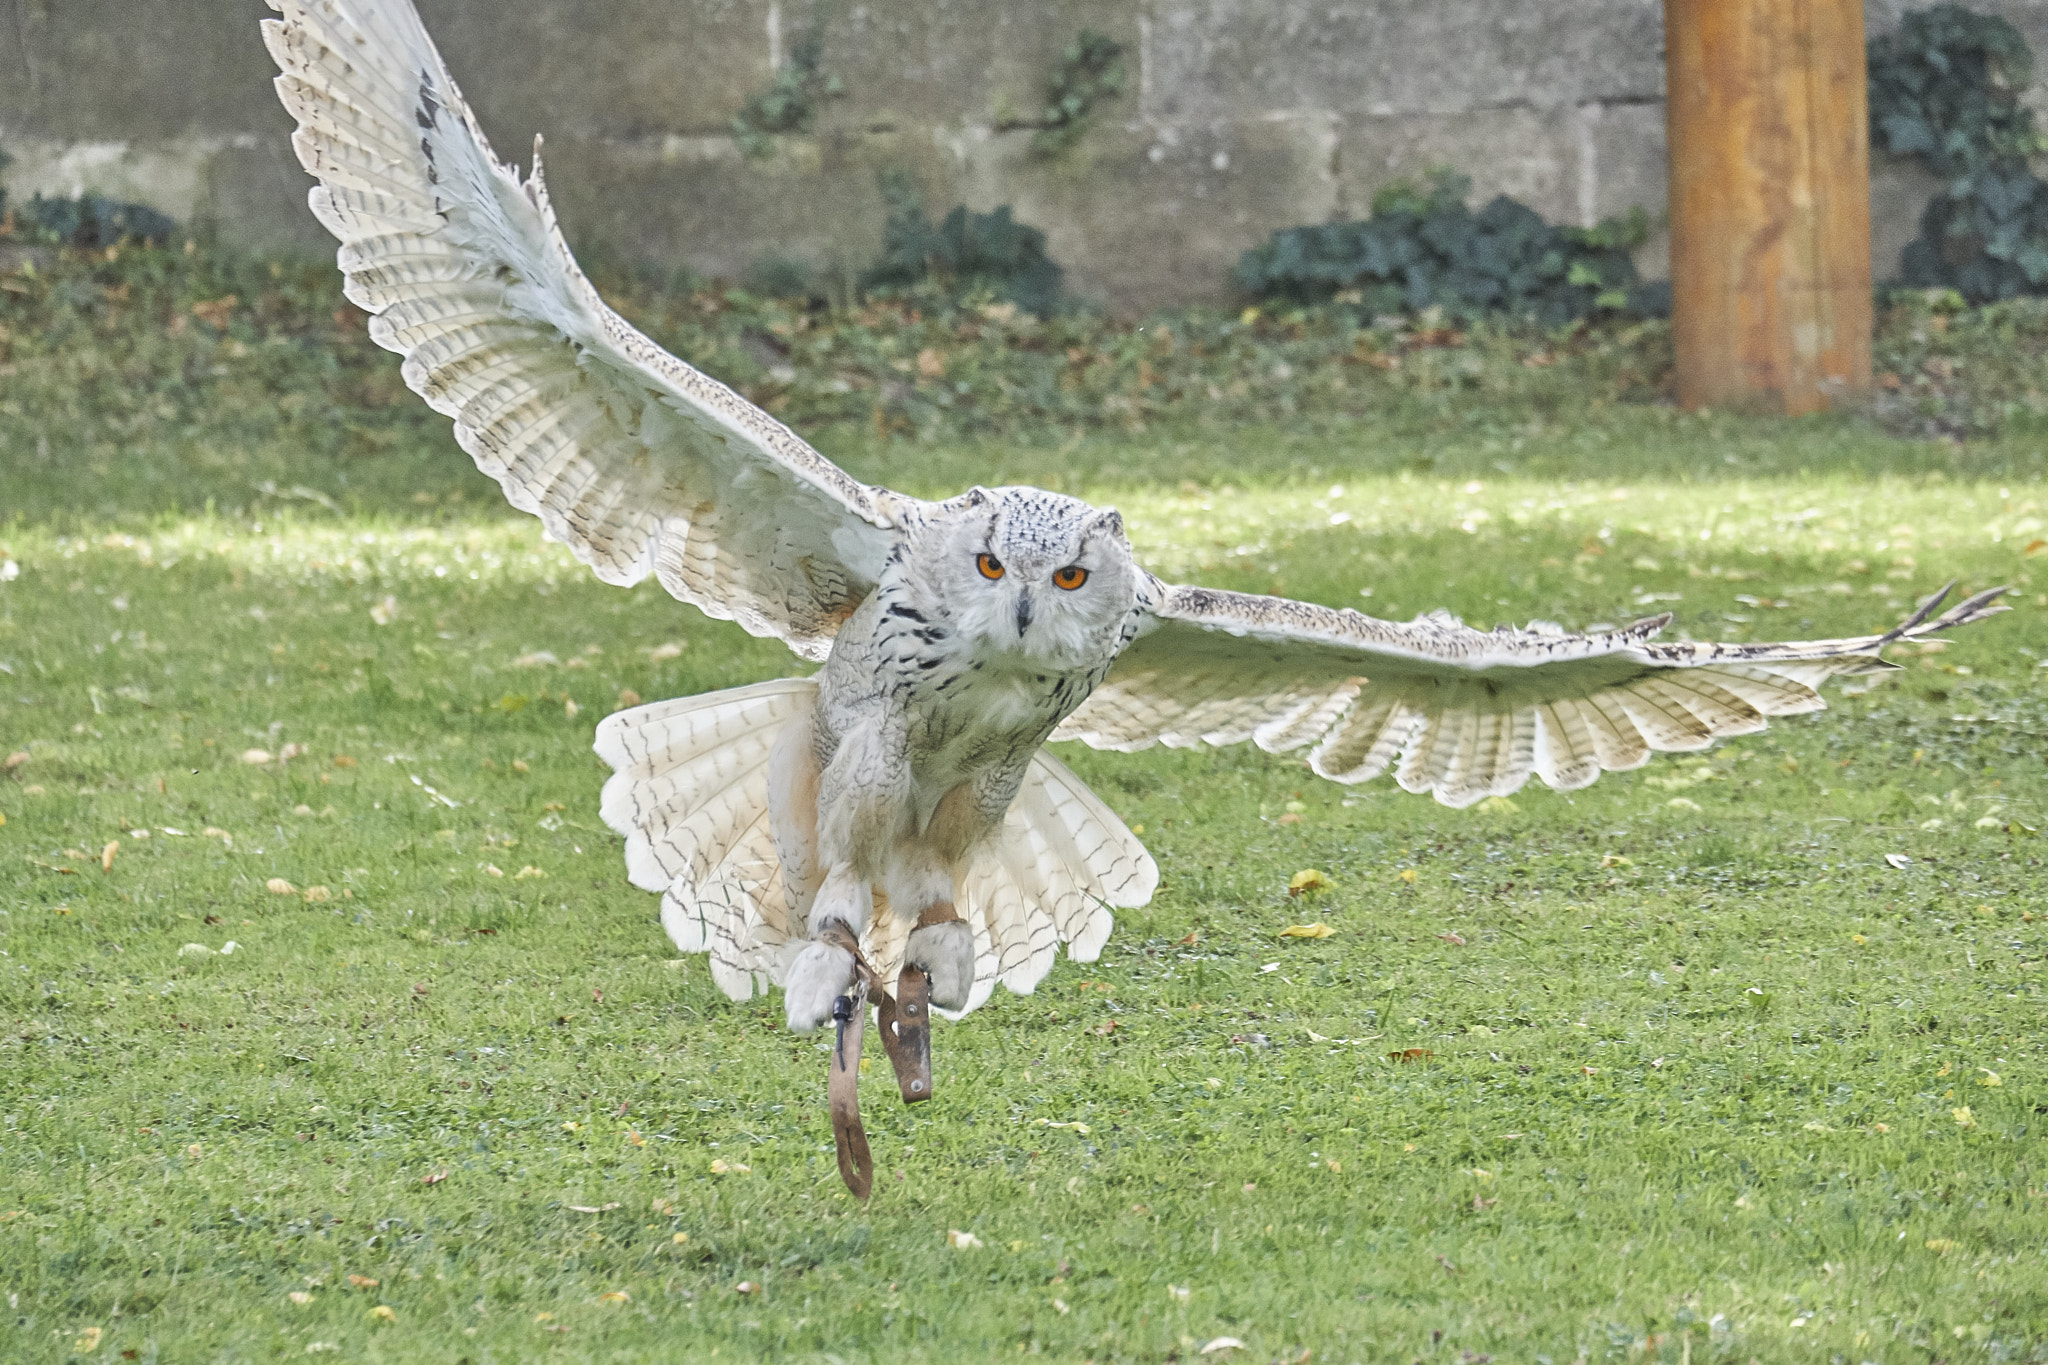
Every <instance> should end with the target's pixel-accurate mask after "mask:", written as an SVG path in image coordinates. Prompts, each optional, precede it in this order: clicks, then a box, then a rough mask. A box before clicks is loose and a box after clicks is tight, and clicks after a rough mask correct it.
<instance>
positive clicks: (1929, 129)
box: [1869, 4, 2048, 303]
mask: <svg viewBox="0 0 2048 1365" xmlns="http://www.w3.org/2000/svg"><path fill="white" fill-rule="evenodd" d="M2033 68H2034V54H2033V52H2032V50H2031V49H2029V48H2028V46H2027V42H2026V39H2024V38H2022V37H2021V36H2020V34H2019V30H2017V29H2015V28H2014V27H2013V26H2012V25H2011V24H2009V23H2007V22H2006V21H2005V20H2003V19H2000V18H1998V17H1996V16H1994V15H1988V14H1977V13H1974V12H1972V11H1970V10H1967V9H1965V8H1963V7H1962V6H1960V5H1949V4H1944V5H1936V6H1934V7H1933V8H1932V9H1925V10H1914V11H1910V12H1908V13H1907V14H1906V15H1904V16H1903V17H1902V18H1901V20H1900V22H1899V28H1898V31H1897V32H1895V33H1890V34H1886V35H1885V36H1883V37H1881V38H1876V39H1873V40H1872V41H1871V43H1870V46H1869V70H1870V136H1871V141H1872V143H1873V144H1874V145H1876V146H1878V147H1881V148H1883V149H1884V150H1886V151H1889V152H1893V153H1897V154H1900V155H1907V156H1914V157H1917V158H1919V159H1920V160H1921V161H1922V162H1924V163H1925V164H1926V165H1927V167H1928V169H1930V170H1932V171H1933V172H1934V173H1935V174H1936V175H1939V176H1941V177H1942V178H1943V179H1944V180H1946V181H1947V182H1948V183H1947V186H1946V187H1945V188H1944V189H1943V190H1942V191H1941V192H1940V193H1939V194H1937V195H1935V197H1934V198H1933V199H1932V200H1930V201H1929V202H1928V205H1927V208H1926V210H1925V211H1924V212H1923V213H1922V215H1921V218H1920V236H1919V237H1918V238H1916V239H1915V240H1914V241H1913V242H1912V243H1911V244H1909V245H1908V246H1907V248H1906V252H1905V258H1904V260H1903V262H1902V265H1901V274H1902V276H1903V277H1904V280H1905V283H1907V284H1909V285H1913V286H1915V287H1918V288H1947V289H1954V290H1956V291H1957V292H1958V293H1960V294H1961V295H1963V297H1964V298H1966V299H1968V300H1969V301H1970V302H1972V303H1988V302H1990V301H1992V300H1995V299H2005V298H2012V297H2015V296H2017V295H2021V294H2038V293H2042V292H2048V186H2044V185H2043V183H2042V181H2041V179H2040V178H2039V177H2038V176H2036V175H2035V174H2034V172H2033V170H2032V168H2031V167H2030V166H2029V164H2028V158H2029V157H2031V156H2034V155H2036V154H2037V153H2040V152H2042V151H2044V150H2048V139H2044V138H2043V137H2042V135H2041V133H2040V131H2039V129H2037V128H2036V127H2035V124H2034V115H2033V111H2032V110H2030V109H2028V108H2027V107H2026V106H2025V105H2023V104H2022V103H2020V95H2021V92H2023V91H2024V90H2025V89H2026V88H2027V86H2028V85H2030V84H2031V83H2032V81H2033Z"/></svg>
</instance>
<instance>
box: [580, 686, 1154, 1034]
mask: <svg viewBox="0 0 2048 1365" xmlns="http://www.w3.org/2000/svg"><path fill="white" fill-rule="evenodd" d="M816 697H817V684H816V682H815V681H813V680H812V679H809V678H786V679H781V680H778V681H776V682H765V683H756V684H754V685H753V686H751V687H736V688H732V689H730V690H728V691H724V692H709V693H705V694H703V695H701V696H695V697H678V698H676V699H675V700H673V701H659V702H653V703H650V704H649V705H646V706H637V707H634V708H633V709H632V710H630V711H620V712H617V713H615V714H613V715H610V716H607V717H605V718H604V720H603V721H602V722H600V723H599V725H598V727H597V745H596V747H597V753H598V756H599V757H600V758H602V759H604V760H605V762H607V763H609V764H611V766H612V768H613V773H612V776H611V777H610V778H609V779H607V780H606V782H605V784H604V794H603V799H602V804H601V806H600V813H601V814H602V815H603V817H604V821H605V823H606V824H608V825H610V826H611V827H612V828H613V829H615V830H617V831H618V832H619V833H620V834H621V835H623V836H624V837H625V840H626V875H627V877H628V878H629V879H630V880H631V881H632V883H633V885H635V886H638V887H641V888H643V889H644V890H648V891H659V892H660V893H661V924H662V928H664V929H666V930H667V931H668V936H669V937H670V938H672V939H674V940H675V944H676V946H677V947H678V948H680V949H682V950H683V951H684V952H686V953H709V954H710V955H711V978H712V980H713V981H715V982H717V983H718V986H719V989H721V990H723V991H724V992H725V993H726V994H727V995H729V996H731V997H732V998H733V999H735V1000H747V999H750V998H752V997H753V996H754V995H757V994H765V993H766V992H767V991H768V989H769V988H770V987H771V986H775V985H779V984H780V983H781V981H782V974H783V968H784V966H785V965H786V963H787V960H788V957H789V956H790V955H791V954H792V953H793V952H794V950H795V948H796V946H797V945H798V944H800V943H801V942H802V941H803V932H804V929H803V920H802V916H800V915H799V914H798V913H797V912H796V909H795V907H794V906H793V904H792V903H791V899H790V896H789V894H788V892H787V891H786V890H785V888H784V886H783V880H782V864H781V862H780V860H779V859H778V858H777V856H776V852H775V840H774V836H773V833H772V832H771V830H770V828H769V821H768V765H769V759H770V756H771V754H772V753H773V751H774V748H775V742H776V740H777V738H778V737H780V736H781V734H782V732H783V730H784V728H785V727H786V726H788V725H789V724H791V723H792V722H795V721H799V720H801V719H802V718H803V717H804V716H805V715H806V714H807V713H808V712H809V710H810V708H811V707H812V705H813V704H814V702H815V700H816ZM1158 884H1159V868H1158V865H1157V864H1155V863H1154V862H1153V861H1152V857H1151V855H1150V854H1148V853H1147V852H1146V851H1145V847H1144V845H1143V844H1141V843H1139V842H1138V839H1137V836H1136V835H1134V834H1132V833H1131V832H1130V830H1128V829H1126V828H1125V827H1124V823H1123V821H1122V820H1120V819H1118V818H1117V816H1116V813H1115V812H1114V811H1112V810H1110V808H1109V807H1108V806H1106V805H1104V804H1103V802H1102V801H1101V799H1100V798H1098V797H1097V796H1096V795H1095V793H1093V792H1091V791H1090V790H1088V787H1087V785H1086V784H1085V783H1083V782H1082V781H1081V779H1080V778H1078V777H1076V776H1074V774H1073V773H1072V772H1071V771H1070V770H1069V769H1068V768H1067V766H1066V764H1064V763H1061V762H1060V761H1059V760H1058V759H1056V758H1054V757H1053V756H1052V755H1051V754H1049V753H1045V752H1043V751H1041V752H1040V753H1039V754H1038V755H1037V756H1036V757H1034V758H1033V759H1032V760H1031V767H1030V769H1029V771H1028V772H1026V774H1025V777H1024V783H1023V786H1022V788H1021V789H1020V790H1019V791H1018V793H1017V799H1016V800H1015V801H1014V802H1012V803H1011V805H1010V810H1009V813H1008V814H1007V815H1006V816H1005V817H1004V820H1003V825H1002V828H1001V829H1000V830H998V831H997V832H996V835H995V836H994V838H992V839H990V840H989V841H988V842H987V843H986V844H984V845H983V846H982V847H981V848H980V849H978V850H977V851H976V853H975V854H974V857H973V859H972V861H971V862H970V864H969V866H968V869H967V871H966V873H965V875H963V876H962V877H961V879H960V884H959V891H960V904H959V905H958V906H957V909H958V910H959V913H960V915H961V917H962V918H963V919H965V920H966V921H967V922H968V924H969V925H970V926H972V928H973V930H974V947H975V964H974V986H973V989H972V991H971V992H970V994H969V996H968V1001H967V1010H972V1009H974V1008H975V1007H976V1006H978V1005H980V1004H981V1003H982V1002H983V1001H985V1000H987V999H988V997H989V995H990V993H991V992H992V991H993V990H994V988H995V985H996V983H997V982H998V981H1000V982H1002V984H1004V985H1005V986H1008V987H1009V988H1010V989H1011V990H1013V991H1016V992H1018V993H1020V994H1028V993H1029V992H1030V991H1031V989H1032V988H1033V987H1034V986H1036V985H1037V984H1038V982H1039V980H1040V979H1041V978H1042V977H1044V975H1045V974H1046V972H1048V971H1049V970H1051V968H1052V963H1053V957H1054V954H1055V952H1056V951H1057V948H1058V946H1059V945H1060V944H1061V943H1065V944H1066V945H1067V954H1068V956H1069V957H1072V958H1073V959H1075V960H1076V961H1079V962H1093V961H1094V960H1095V958H1096V955H1097V954H1098V953H1100V952H1101V951H1102V945H1103V943H1104V942H1106V941H1107V940H1108V938H1109V931H1110V928H1111V924H1112V918H1111V914H1110V911H1111V910H1112V908H1125V907H1134V906H1140V905H1143V904H1145V903H1146V902H1147V901H1149V900H1150V899H1151V898H1152V892H1153V889H1154V888H1155V887H1157V886H1158ZM909 929H910V926H909V925H908V924H905V923H903V922H901V921H899V920H898V919H897V918H896V917H895V916H893V915H890V914H888V913H886V908H885V905H884V903H883V902H882V899H881V897H880V896H879V895H877V897H876V913H875V915H874V917H873V920H872V922H871V923H870V924H869V927H868V931H867V933H866V934H865V935H864V936H863V938H862V944H861V947H862V950H863V951H864V952H865V953H866V955H867V957H868V960H869V961H871V962H872V963H874V965H875V968H876V970H877V971H878V972H879V973H880V975H881V977H882V979H883V981H884V983H885V984H889V983H893V982H894V980H895V977H896V973H897V969H898V967H899V966H900V965H901V962H902V957H903V944H904V940H905V938H906V937H907V935H908V932H909ZM962 1013H963V1014H964V1013H966V1010H963V1011H962Z"/></svg>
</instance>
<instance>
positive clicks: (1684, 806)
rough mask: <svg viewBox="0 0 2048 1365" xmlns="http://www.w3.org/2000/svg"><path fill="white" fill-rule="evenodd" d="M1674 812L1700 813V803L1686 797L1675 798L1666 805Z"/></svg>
mask: <svg viewBox="0 0 2048 1365" xmlns="http://www.w3.org/2000/svg"><path fill="white" fill-rule="evenodd" d="M1664 804H1665V805H1666V806H1668V807H1670V808H1671V809H1672V810H1683V811H1695V812H1696V811H1698V810H1699V808H1700V803H1699V802H1697V801H1694V800H1692V799H1690V798H1688V797H1684V796H1674V797H1672V798H1671V799H1670V800H1669V801H1666V802H1665V803H1664Z"/></svg>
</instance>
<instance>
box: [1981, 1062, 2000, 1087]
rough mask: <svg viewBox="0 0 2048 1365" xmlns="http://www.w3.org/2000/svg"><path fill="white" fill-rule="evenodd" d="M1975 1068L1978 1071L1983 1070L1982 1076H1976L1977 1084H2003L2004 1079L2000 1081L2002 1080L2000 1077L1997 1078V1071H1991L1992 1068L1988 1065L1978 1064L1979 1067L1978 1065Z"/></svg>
mask: <svg viewBox="0 0 2048 1365" xmlns="http://www.w3.org/2000/svg"><path fill="white" fill-rule="evenodd" d="M1977 1069H1978V1070H1979V1071H1981V1072H1983V1073H1984V1074H1983V1075H1982V1076H1980V1077H1978V1078H1977V1084H1979V1085H2004V1084H2005V1082H2004V1081H2002V1080H2000V1079H1999V1078H1998V1073H1997V1072H1996V1071H1993V1070H1992V1069H1991V1068H1990V1067H1987V1066H1980V1067H1978V1068H1977Z"/></svg>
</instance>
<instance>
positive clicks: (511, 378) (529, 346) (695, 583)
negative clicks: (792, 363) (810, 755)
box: [263, 0, 908, 659]
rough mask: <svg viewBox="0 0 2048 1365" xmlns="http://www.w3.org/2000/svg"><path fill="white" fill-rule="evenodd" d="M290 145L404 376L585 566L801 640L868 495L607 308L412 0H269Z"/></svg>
mask: <svg viewBox="0 0 2048 1365" xmlns="http://www.w3.org/2000/svg"><path fill="white" fill-rule="evenodd" d="M270 4H271V7H272V8H274V9H276V10H278V11H280V12H281V13H282V14H283V15H284V17H283V18H282V19H270V20H266V21H264V25H263V30H264V40H265V42H266V43H267V44H268V45H269V48H270V53H271V56H272V57H274V58H275V59H276V61H277V64H278V67H279V68H280V70H281V71H282V73H283V74H281V75H280V76H279V77H278V78H277V93H278V97H279V98H280V99H282V100H283V101H284V106H285V108H286V109H288V110H289V111H290V112H291V114H292V115H293V117H295V118H296V119H297V120H298V122H299V127H298V131H297V132H296V133H294V134H293V136H292V145H293V147H294V148H295V149H296V150H297V151H298V155H299V160H300V161H301V162H302V163H303V164H304V165H305V167H306V169H307V170H308V171H310V172H312V173H313V175H315V176H316V177H318V178H319V181H320V183H319V185H317V186H316V187H315V188H314V189H313V191H312V194H311V197H310V198H311V204H312V208H313V212H314V214H315V215H316V216H317V217H318V218H319V219H320V221H321V223H322V224H324V225H325V226H326V227H327V229H328V230H329V231H330V232H332V233H333V234H334V235H335V236H336V237H338V238H340V239H341V244H342V245H341V251H340V253H339V264H340V266H341V269H342V270H343V271H344V272H345V273H346V275H347V276H348V284H347V291H346V292H347V294H348V297H349V298H350V299H351V300H353V301H354V302H355V303H356V304H358V305H359V306H361V307H362V308H364V309H366V310H367V311H369V312H370V313H371V314H372V315H373V316H372V318H371V321H370V335H371V336H372V337H373V338H374V339H375V340H376V341H377V343H378V344H379V345H381V346H384V347H386V348H388V349H390V350H393V351H397V352H399V353H400V354H402V355H403V356H404V357H405V366H404V370H403V373H404V376H405V382H406V383H407V384H408V385H409V386H410V387H411V388H412V390H413V392H415V393H417V394H419V395H420V397H422V398H424V399H425V400H426V401H427V403H428V405H429V406H431V407H432V408H433V409H434V410H435V411H436V412H440V413H445V414H446V415H447V416H449V417H452V418H454V419H455V437H456V440H457V441H459V442H460V443H461V444H462V448H463V449H464V450H466V451H468V452H469V454H470V456H471V457H472V458H474V459H475V461H476V463H477V467H478V468H479V469H481V470H483V471H484V472H485V473H486V474H489V475H491V476H492V477H493V478H495V479H496V480H497V481H498V483H499V485H500V486H501V487H502V488H503V489H504V490H505V496H506V497H507V498H508V499H509V500H510V501H511V503H512V505H513V506H514V507H517V508H519V509H520V510H522V511H526V512H532V513H534V514H535V515H536V516H538V517H539V518H540V519H541V523H542V525H543V526H544V527H545V529H546V532H547V534H548V535H549V536H550V537H551V538H553V539H555V540H559V541H561V542H562V543H563V544H565V545H567V546H569V547H570V549H572V550H573V551H574V552H575V553H576V555H577V557H578V558H580V559H581V560H583V562H584V563H586V564H588V565H590V567H591V568H592V569H593V570H594V571H595V572H596V573H597V575H598V577H599V578H602V579H603V580H605V581H606V582H608V583H621V584H629V583H636V582H639V581H640V580H641V579H643V578H645V577H646V576H647V575H648V574H649V573H654V574H656V575H658V576H659V578H660V580H661V583H662V586H664V587H666V588H667V589H668V590H669V591H670V592H671V593H673V594H674V595H675V596H677V597H679V598H681V599H682V600H683V601H685V602H690V603H693V604H694V605H696V606H698V607H700V608H702V609H703V610H704V611H705V612H706V613H707V614H709V615H711V616H716V617H720V618H724V619H729V620H734V621H737V622H739V623H740V625H742V626H744V627H745V628H746V629H747V630H748V631H749V632H751V633H753V634H755V635H773V636H779V637H780V638H782V639H784V640H786V641H788V642H789V645H790V647H791V648H793V649H795V650H796V651H797V652H798V653H799V654H803V655H805V656H806V657H809V658H813V659H819V658H823V657H824V655H825V654H826V653H827V652H828V651H829V649H830V646H831V639H832V635H833V633H834V632H835V631H836V630H837V629H838V627H839V624H840V622H841V621H843V620H844V619H845V618H846V617H847V616H848V615H849V614H851V612H852V611H853V609H854V607H855V606H856V605H858V604H859V602H860V599H861V598H862V597H863V596H864V595H865V594H866V593H867V591H868V589H869V588H870V587H872V586H873V583H874V577H875V575H876V573H878V572H879V570H880V566H881V563H882V561H883V560H884V559H885V558H886V556H887V553H888V549H889V544H890V531H889V530H888V528H889V527H890V526H891V524H892V522H891V509H892V508H895V507H899V506H901V505H903V504H905V503H907V502H908V500H906V499H898V498H896V497H895V496H894V495H893V494H890V493H888V492H887V491H886V490H883V489H879V488H870V487H867V486H865V485H863V484H860V483H857V482H856V481H854V479H852V478H851V477H850V476H849V475H847V474H846V472H845V471H844V470H841V469H840V468H839V467H838V466H836V465H834V464H833V463H832V462H831V461H829V460H827V459H826V458H825V457H824V456H822V455H820V454H818V452H817V451H815V450H813V449H811V447H810V446H808V445H806V444H805V443H804V442H803V441H802V440H801V439H799V438H798V437H797V436H796V435H795V433H793V432H791V431H790V430H789V429H788V428H787V427H785V426H783V425H782V424H781V423H780V422H777V421H775V420H774V419H773V418H771V417H769V416H768V415H767V414H766V413H764V412H762V411H761V410H760V409H759V408H757V407H755V406H754V405H753V404H751V403H749V402H747V401H746V400H745V399H744V398H741V397H740V396H739V395H738V394H736V393H734V392H733V391H732V390H731V389H729V388H727V387H726V386H725V385H723V384H721V383H719V382H717V381H716V380H714V379H711V378H709V377H708V376H706V375H704V374H701V373H699V372H698V371H697V370H694V369H692V368H691V367H690V366H688V365H686V364H684V363H683V362H682V361H680V360H678V359H676V358H675V357H674V356H672V355H670V354H668V352H666V351H664V350H662V349H661V347H659V346H657V345H655V344H654V343H653V342H652V341H650V340H649V339H648V338H647V337H645V336H644V335H642V334H641V333H640V332H639V331H637V330H635V329H634V328H633V327H632V326H631V325H630V324H628V323H627V322H626V320H625V319H623V318H621V317H620V316H619V315H618V314H617V313H615V312H613V311H612V310H611V309H610V308H608V307H606V306H605V304H604V302H603V300H601V299H600V298H599V297H598V296H597V291H596V290H595V289H593V288H592V287H591V284H590V281H589V280H588V279H586V278H585V277H584V275H583V272H582V270H580V269H579V268H578V267H577V265H576V261H575V258H574V257H573V256H571V255H570V253H569V248H568V245H567V244H566V243H565V242H564V241H563V240H562V234H561V232H560V231H559V230H558V229H557V227H556V225H555V216H554V212H553V210H552V209H551V208H550V207H549V204H548V197H547V191H546V188H545V186H544V185H543V184H542V181H541V167H540V152H539V146H538V144H536V146H535V149H534V164H533V174H532V175H531V176H530V177H528V178H527V179H526V180H525V181H524V182H521V180H520V179H519V176H518V174H517V172H515V171H514V170H512V169H511V168H509V167H507V166H504V165H501V164H500V163H499V162H498V160H497V158H496V157H495V156H493V155H492V153H491V149H490V144H489V143H488V142H486V141H485V139H484V135H483V133H482V131H481V130H480V129H479V128H478V127H477V123H476V119H475V118H474V117H473V116H472V115H471V113H470V111H469V107H468V105H467V104H465V103H464V102H463V98H462V94H461V92H460V91H459V90H457V89H456V87H455V82H454V80H453V79H451V78H450V76H449V74H448V69H447V67H446V66H445V65H443V63H442V61H441V57H440V54H439V53H438V52H436V51H435V49H434V45H433V42H432V40H430V39H429V38H428V36H427V32H426V29H425V28H424V27H423V26H422V24H421V23H420V19H419V15H418V14H417V13H416V12H415V11H414V9H413V7H412V3H411V0H270Z"/></svg>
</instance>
